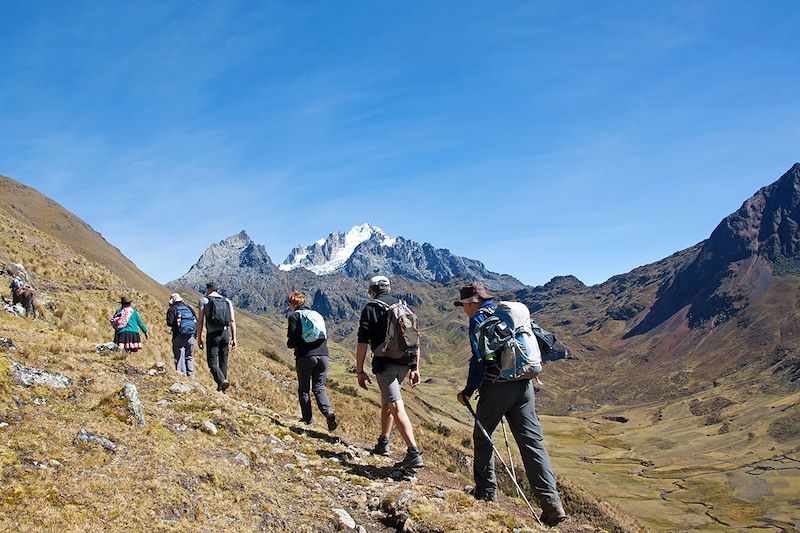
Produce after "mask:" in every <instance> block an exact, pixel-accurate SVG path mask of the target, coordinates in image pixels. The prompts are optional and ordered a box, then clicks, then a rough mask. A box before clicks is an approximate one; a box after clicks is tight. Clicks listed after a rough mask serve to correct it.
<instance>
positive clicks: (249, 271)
mask: <svg viewBox="0 0 800 533" xmlns="http://www.w3.org/2000/svg"><path fill="white" fill-rule="evenodd" d="M375 274H383V275H387V276H389V277H391V278H393V285H394V286H395V287H398V288H399V287H402V286H404V284H405V283H411V284H412V285H413V284H414V283H422V284H432V283H436V284H447V283H453V284H458V283H461V282H463V281H464V280H465V279H470V280H482V281H484V283H486V284H487V285H488V286H489V287H491V288H492V289H494V290H516V289H519V288H521V287H524V285H523V284H522V283H520V282H519V281H518V280H516V279H514V278H513V277H511V276H507V275H501V274H496V273H493V272H490V271H488V270H487V269H486V268H485V267H484V265H483V263H481V262H480V261H475V260H473V259H467V258H464V257H459V256H456V255H454V254H452V253H450V251H448V250H446V249H441V248H436V247H435V246H433V245H431V244H429V243H424V244H419V243H416V242H413V241H410V240H407V239H404V238H402V237H397V238H393V237H389V236H388V235H387V234H386V233H385V232H384V231H383V230H381V229H380V228H378V227H376V226H373V225H371V224H362V225H361V226H355V227H353V228H352V229H351V230H349V231H347V232H337V233H331V234H330V235H328V237H327V238H325V239H320V240H318V241H316V242H314V243H313V244H312V245H309V246H303V245H300V246H297V247H296V248H295V249H294V250H292V252H291V253H290V254H289V256H288V257H287V258H286V260H285V261H284V262H283V263H282V264H281V265H280V266H279V267H278V266H276V265H274V264H273V262H272V260H271V259H270V257H269V255H268V254H267V252H266V250H265V249H264V247H263V246H262V245H259V244H256V243H255V242H253V241H252V239H250V237H249V236H248V235H247V233H245V232H244V231H242V232H241V233H238V234H236V235H232V236H230V237H228V238H227V239H225V240H223V241H220V242H219V243H216V244H213V245H211V246H210V247H209V248H208V249H207V250H206V251H205V252H204V253H203V255H202V256H201V257H200V259H199V260H198V261H197V263H195V265H194V266H192V268H191V269H190V270H189V272H187V273H186V274H185V275H184V276H181V277H180V278H178V279H176V280H174V281H172V282H170V283H169V284H168V286H169V287H171V288H174V289H177V288H179V287H188V288H192V289H195V290H198V291H202V289H203V288H204V287H205V284H206V282H207V281H208V280H210V279H213V280H215V281H217V282H218V283H219V284H220V285H221V287H222V289H223V292H224V293H225V294H226V295H227V296H228V297H230V298H231V299H232V300H233V301H234V302H235V303H236V304H237V305H238V306H240V307H243V308H245V309H248V310H250V311H255V312H259V311H267V310H272V309H279V310H283V309H285V307H286V297H287V295H288V293H289V291H291V290H300V291H303V292H305V293H306V294H307V295H308V297H309V298H310V300H311V301H312V302H313V305H314V308H315V309H317V310H318V311H320V312H321V313H322V314H323V315H325V316H326V317H327V318H329V319H332V320H333V321H335V322H338V321H345V320H352V319H355V318H357V317H358V314H359V313H360V311H361V308H362V307H363V305H364V304H365V303H366V302H367V300H368V296H367V292H366V285H365V283H366V280H367V279H369V277H371V276H373V275H375ZM405 290H406V292H407V293H408V294H409V295H413V294H414V293H415V292H416V291H415V290H414V287H413V286H410V287H405Z"/></svg>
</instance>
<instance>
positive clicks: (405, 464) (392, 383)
mask: <svg viewBox="0 0 800 533" xmlns="http://www.w3.org/2000/svg"><path fill="white" fill-rule="evenodd" d="M368 290H369V295H370V297H371V298H372V300H370V301H369V302H368V303H367V305H366V306H365V307H364V310H363V311H362V312H361V320H360V321H359V325H358V346H357V347H356V370H357V372H358V385H359V387H361V388H362V389H366V388H367V383H372V380H371V379H370V377H369V376H368V375H367V373H366V372H365V371H364V361H365V359H366V357H367V347H370V348H371V349H372V373H373V374H374V375H375V379H376V380H377V381H378V387H379V388H380V391H381V434H380V436H379V437H378V443H377V444H376V445H375V448H374V453H376V454H379V455H385V456H388V455H389V436H390V434H391V432H392V427H393V425H394V424H395V423H397V429H398V431H399V432H400V436H401V437H403V440H404V441H405V444H406V447H407V450H406V455H405V457H404V458H403V460H402V461H400V462H399V463H397V464H395V466H396V467H398V468H419V467H421V466H424V464H425V463H424V462H423V460H422V454H421V453H420V451H419V448H417V441H416V440H415V439H414V429H413V427H412V426H411V420H409V418H408V414H407V413H406V409H405V406H404V405H403V397H402V396H401V394H400V386H401V385H402V384H403V380H404V379H405V378H406V376H408V380H409V382H410V383H411V386H412V387H416V386H417V384H419V340H420V337H419V324H418V321H417V316H416V314H414V311H413V310H412V309H411V308H410V307H409V306H408V304H406V303H405V302H404V301H403V300H398V299H397V298H395V297H394V296H392V295H391V294H389V292H390V290H391V287H390V285H389V279H388V278H386V277H385V276H374V277H373V278H372V279H370V282H369V289H368Z"/></svg>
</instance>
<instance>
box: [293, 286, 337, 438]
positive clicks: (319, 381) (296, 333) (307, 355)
mask: <svg viewBox="0 0 800 533" xmlns="http://www.w3.org/2000/svg"><path fill="white" fill-rule="evenodd" d="M289 308H290V309H291V310H292V312H291V314H290V315H289V327H288V329H287V332H286V337H287V339H286V346H288V347H289V348H294V357H295V368H296V370H297V395H298V397H299V400H300V412H301V413H302V418H301V419H300V421H301V422H304V423H306V424H309V425H310V424H311V422H312V421H313V415H312V413H311V395H310V394H309V391H311V392H313V393H314V398H315V399H316V400H317V407H318V408H319V411H320V412H321V413H322V414H323V416H324V417H325V420H327V422H328V429H329V430H330V431H333V430H334V429H336V428H337V427H338V425H339V424H338V423H337V422H336V414H335V413H334V412H333V407H331V401H330V399H328V393H327V392H325V380H326V379H328V340H327V339H326V338H325V335H326V332H325V329H324V326H325V322H324V321H323V319H322V315H320V314H319V313H317V312H316V311H314V310H312V309H309V308H308V307H306V297H305V295H304V294H303V293H301V292H293V293H291V294H290V295H289ZM313 320H318V321H319V322H321V326H322V328H321V334H319V335H318V336H317V338H316V339H315V340H309V341H306V340H305V339H304V338H303V334H304V333H305V334H307V335H308V332H306V331H304V328H303V324H304V323H306V324H307V325H308V326H310V329H313V327H314V326H315V325H317V324H313V323H312V321H313Z"/></svg>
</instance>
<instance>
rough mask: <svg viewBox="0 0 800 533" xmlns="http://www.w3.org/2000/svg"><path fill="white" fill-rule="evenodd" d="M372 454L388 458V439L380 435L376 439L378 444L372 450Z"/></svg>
mask: <svg viewBox="0 0 800 533" xmlns="http://www.w3.org/2000/svg"><path fill="white" fill-rule="evenodd" d="M372 453H374V454H376V455H383V456H384V457H388V456H389V439H387V438H386V437H384V436H383V435H381V436H380V437H378V443H377V444H376V445H375V447H374V448H373V449H372Z"/></svg>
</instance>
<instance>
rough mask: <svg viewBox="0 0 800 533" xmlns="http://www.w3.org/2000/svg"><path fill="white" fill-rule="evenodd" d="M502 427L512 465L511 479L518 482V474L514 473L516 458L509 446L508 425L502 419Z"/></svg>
mask: <svg viewBox="0 0 800 533" xmlns="http://www.w3.org/2000/svg"><path fill="white" fill-rule="evenodd" d="M500 425H501V426H503V439H504V440H505V441H506V451H507V452H508V462H509V463H510V464H511V477H513V478H514V481H516V480H517V473H516V472H514V458H513V457H512V456H511V445H510V444H508V433H506V423H505V422H504V421H503V419H502V418H501V419H500Z"/></svg>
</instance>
